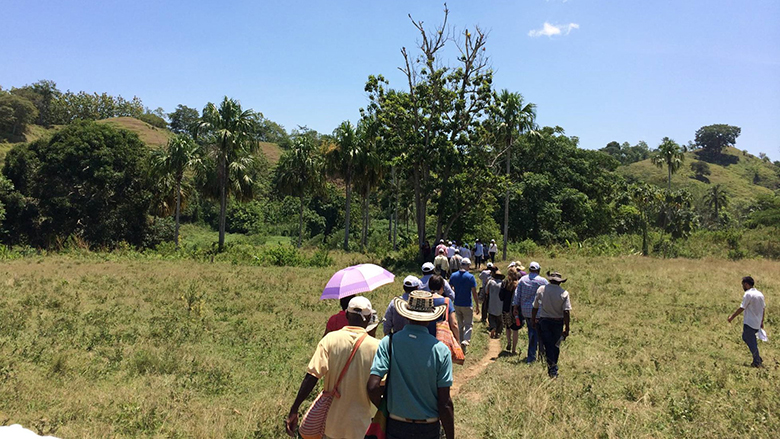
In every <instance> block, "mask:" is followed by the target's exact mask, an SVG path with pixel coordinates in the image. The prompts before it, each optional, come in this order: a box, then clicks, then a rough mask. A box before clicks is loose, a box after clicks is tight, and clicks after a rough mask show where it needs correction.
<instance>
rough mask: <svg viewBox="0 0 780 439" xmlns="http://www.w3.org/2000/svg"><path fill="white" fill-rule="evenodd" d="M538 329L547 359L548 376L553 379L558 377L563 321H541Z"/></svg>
mask: <svg viewBox="0 0 780 439" xmlns="http://www.w3.org/2000/svg"><path fill="white" fill-rule="evenodd" d="M538 328H539V338H540V339H541V340H542V344H543V345H544V355H545V358H546V359H547V374H548V375H550V376H551V377H554V376H558V355H559V354H560V352H561V349H560V345H559V344H558V340H560V338H561V334H562V333H563V321H560V320H550V319H541V320H539V326H538Z"/></svg>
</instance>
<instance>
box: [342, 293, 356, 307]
mask: <svg viewBox="0 0 780 439" xmlns="http://www.w3.org/2000/svg"><path fill="white" fill-rule="evenodd" d="M353 297H355V295H354V294H353V295H351V296H347V297H342V298H341V299H339V304H340V305H341V309H342V310H343V311H346V310H347V307H348V306H349V301H350V300H352V298H353Z"/></svg>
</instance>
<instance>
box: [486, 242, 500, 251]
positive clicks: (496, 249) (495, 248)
mask: <svg viewBox="0 0 780 439" xmlns="http://www.w3.org/2000/svg"><path fill="white" fill-rule="evenodd" d="M488 253H498V246H497V245H496V244H495V243H493V244H490V248H489V249H488Z"/></svg>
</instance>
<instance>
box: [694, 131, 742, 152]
mask: <svg viewBox="0 0 780 439" xmlns="http://www.w3.org/2000/svg"><path fill="white" fill-rule="evenodd" d="M740 133H742V128H740V127H736V126H732V125H726V124H715V125H707V126H703V127H701V128H699V129H698V130H696V138H695V141H696V145H698V146H701V147H702V148H703V149H704V150H705V151H706V152H708V153H710V154H713V155H718V154H720V153H721V152H722V151H723V148H725V147H727V146H734V145H735V144H736V143H737V137H739V135H740Z"/></svg>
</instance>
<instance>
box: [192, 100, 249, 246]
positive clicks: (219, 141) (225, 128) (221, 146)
mask: <svg viewBox="0 0 780 439" xmlns="http://www.w3.org/2000/svg"><path fill="white" fill-rule="evenodd" d="M257 118H258V116H257V113H255V112H254V111H252V110H242V109H241V104H240V103H239V102H238V101H236V100H235V99H229V98H228V97H227V96H225V98H224V99H223V100H222V103H221V104H220V106H219V108H217V106H216V105H214V104H213V103H211V102H209V103H208V104H207V105H206V107H204V108H203V115H202V116H201V118H200V121H199V122H198V124H197V126H196V127H195V133H196V135H197V136H201V135H202V136H204V138H205V139H204V140H205V141H206V143H207V144H208V145H210V147H211V150H212V151H211V152H212V154H213V155H214V158H215V159H216V171H217V183H218V186H219V251H222V250H223V249H224V247H225V216H226V212H227V197H228V186H229V185H231V183H235V182H231V174H235V173H236V171H239V170H240V169H241V168H245V167H246V166H248V165H249V163H250V162H251V161H252V157H251V155H252V154H254V153H256V152H257V150H258V148H259V144H258V142H257V140H256V139H255V136H254V131H255V127H256V126H257ZM239 184H240V183H239Z"/></svg>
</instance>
